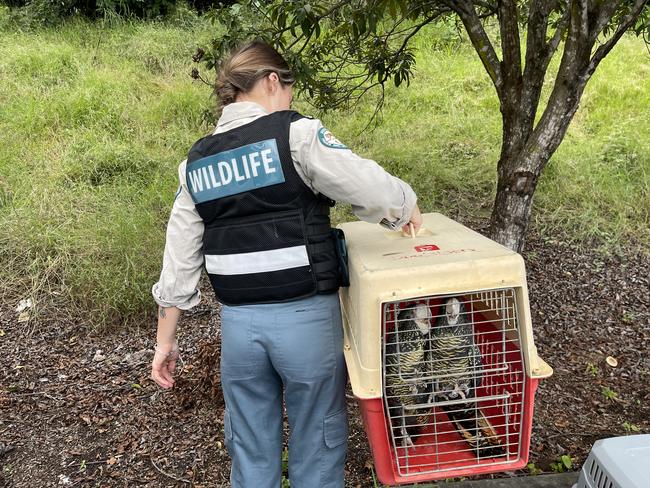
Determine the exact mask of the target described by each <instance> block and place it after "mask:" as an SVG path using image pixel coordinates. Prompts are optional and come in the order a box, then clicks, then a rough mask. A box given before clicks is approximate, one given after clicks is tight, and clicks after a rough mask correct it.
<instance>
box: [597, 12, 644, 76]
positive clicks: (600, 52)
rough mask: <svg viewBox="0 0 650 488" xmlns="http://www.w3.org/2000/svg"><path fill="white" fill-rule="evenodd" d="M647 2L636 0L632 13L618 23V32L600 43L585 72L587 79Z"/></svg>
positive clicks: (634, 20) (630, 25)
mask: <svg viewBox="0 0 650 488" xmlns="http://www.w3.org/2000/svg"><path fill="white" fill-rule="evenodd" d="M646 2H647V0H636V2H635V3H634V6H633V7H632V10H631V11H630V13H629V14H627V15H626V16H625V17H623V18H622V19H621V22H620V23H619V24H618V28H617V29H616V32H614V35H612V37H610V38H609V39H608V40H607V42H605V43H604V44H602V45H600V46H599V47H598V49H596V52H595V53H594V54H593V56H592V57H591V60H590V61H589V66H588V67H587V72H586V74H585V76H586V78H587V79H589V78H590V77H591V75H592V74H593V73H594V71H595V70H596V68H597V67H598V65H599V64H600V62H601V61H602V60H603V59H604V58H605V56H607V54H609V52H610V51H611V50H612V48H613V47H614V46H615V45H616V43H617V42H618V41H619V40H620V39H621V37H622V36H623V34H624V33H625V32H626V31H627V30H628V29H629V28H630V27H632V25H633V24H634V22H636V19H637V18H638V17H639V15H641V12H642V10H643V7H644V6H645V4H646ZM612 15H613V14H612ZM586 81H587V80H585V83H586Z"/></svg>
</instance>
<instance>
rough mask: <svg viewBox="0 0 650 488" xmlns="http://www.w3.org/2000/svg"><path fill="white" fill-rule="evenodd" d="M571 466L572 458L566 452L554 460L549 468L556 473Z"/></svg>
mask: <svg viewBox="0 0 650 488" xmlns="http://www.w3.org/2000/svg"><path fill="white" fill-rule="evenodd" d="M571 468H573V459H572V458H571V456H567V455H566V454H565V455H563V456H560V457H559V458H558V459H557V460H556V461H555V462H553V463H551V469H552V470H553V471H555V472H556V473H563V472H564V471H568V470H570V469H571Z"/></svg>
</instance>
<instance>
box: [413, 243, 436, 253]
mask: <svg viewBox="0 0 650 488" xmlns="http://www.w3.org/2000/svg"><path fill="white" fill-rule="evenodd" d="M415 250H416V251H417V252H425V251H440V248H439V247H438V246H436V245H435V244H422V245H421V246H415Z"/></svg>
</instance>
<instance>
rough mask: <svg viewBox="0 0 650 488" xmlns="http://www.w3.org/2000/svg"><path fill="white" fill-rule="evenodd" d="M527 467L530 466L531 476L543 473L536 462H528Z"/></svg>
mask: <svg viewBox="0 0 650 488" xmlns="http://www.w3.org/2000/svg"><path fill="white" fill-rule="evenodd" d="M526 468H528V473H530V475H531V476H537V475H538V474H542V473H543V471H542V470H541V469H539V468H538V467H537V466H535V463H528V464H527V465H526Z"/></svg>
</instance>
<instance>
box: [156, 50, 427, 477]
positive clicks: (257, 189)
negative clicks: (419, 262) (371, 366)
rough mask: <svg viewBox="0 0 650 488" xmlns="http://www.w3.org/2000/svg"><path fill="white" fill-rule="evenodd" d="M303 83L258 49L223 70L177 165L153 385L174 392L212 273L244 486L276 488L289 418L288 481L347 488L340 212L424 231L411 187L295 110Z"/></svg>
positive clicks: (159, 294)
mask: <svg viewBox="0 0 650 488" xmlns="http://www.w3.org/2000/svg"><path fill="white" fill-rule="evenodd" d="M293 82H294V79H293V77H292V74H291V71H290V70H289V67H288V65H287V63H286V62H285V60H284V59H283V58H282V56H280V54H278V52H277V51H275V50H274V49H273V48H272V47H270V46H268V45H267V44H265V43H263V42H260V41H253V42H250V43H247V44H246V45H244V46H243V47H241V48H239V49H237V50H236V51H234V52H233V54H232V55H231V57H230V58H229V59H228V60H227V61H225V62H224V64H223V65H222V67H221V70H220V73H219V77H218V80H217V92H216V93H217V95H218V97H219V100H220V103H221V107H222V114H221V117H220V118H219V121H218V123H217V128H216V130H215V131H214V133H213V134H211V135H209V136H207V137H204V138H203V139H200V140H199V141H197V142H196V143H195V144H194V146H193V147H192V149H191V150H190V152H189V155H188V159H187V160H186V161H183V162H182V163H181V164H180V166H179V168H178V176H179V181H180V186H179V190H178V193H177V194H176V199H175V201H174V205H173V208H172V211H171V215H170V218H169V223H168V227H167V241H166V245H165V253H164V260H163V268H162V272H161V275H160V280H159V281H158V283H156V284H155V285H154V286H153V289H152V293H153V296H154V298H155V300H156V302H157V303H158V304H159V306H160V308H159V317H158V333H157V345H156V353H155V355H154V359H153V364H152V372H151V376H152V378H153V379H154V380H155V381H156V383H158V385H160V386H161V387H163V388H171V387H172V386H173V384H174V380H173V378H172V373H173V372H174V368H175V366H176V360H177V358H178V346H177V343H176V338H175V336H176V323H177V321H178V318H179V316H180V311H181V310H187V309H189V308H191V307H193V306H195V305H196V304H197V303H198V302H199V298H200V292H199V290H198V289H197V285H198V282H199V278H200V274H201V269H202V267H205V269H206V271H207V273H208V276H209V277H210V281H211V283H212V286H213V288H214V291H215V295H216V297H217V299H218V300H219V301H220V302H221V303H222V310H221V341H222V346H221V351H222V353H221V384H222V388H223V392H224V399H225V404H226V409H225V417H224V430H225V443H226V447H227V449H228V452H229V454H230V456H231V458H232V470H231V477H230V479H231V484H232V486H233V487H244V488H251V487H256V488H258V487H259V488H262V487H274V488H275V487H278V486H280V480H281V474H282V473H281V471H282V463H281V452H282V412H283V407H282V406H283V393H284V404H285V407H286V411H287V416H288V419H289V426H290V430H291V437H290V440H289V478H290V481H291V485H292V486H296V487H299V488H312V487H313V488H317V487H342V486H343V468H344V464H345V455H346V450H347V415H346V403H345V392H344V390H345V382H346V369H345V363H344V360H343V331H342V324H341V315H340V308H339V299H338V294H337V290H338V288H339V285H340V283H341V276H340V271H339V270H340V267H339V263H338V259H337V253H336V246H335V238H334V234H333V233H332V231H331V228H330V221H329V208H330V206H331V205H332V204H333V201H332V200H330V199H334V200H339V201H343V202H348V203H351V204H352V209H353V211H354V213H355V215H357V216H358V217H359V218H361V219H363V220H366V221H369V222H379V223H381V224H382V225H384V226H386V227H388V228H390V229H392V230H400V229H401V228H404V229H406V228H408V224H409V223H410V224H412V225H413V226H414V227H415V230H416V232H417V229H418V228H419V227H420V225H421V216H420V212H419V210H418V207H417V205H416V196H415V194H414V193H413V190H412V189H411V188H410V187H409V186H408V185H407V184H406V183H404V182H403V181H401V180H399V179H398V178H395V177H393V176H391V175H389V174H388V173H386V172H385V171H384V170H383V169H382V168H381V167H380V166H379V165H377V164H376V163H375V162H374V161H371V160H368V159H363V158H360V157H359V156H357V155H356V154H354V153H353V152H352V151H351V150H350V149H348V148H347V147H345V146H344V145H343V144H342V143H341V142H340V141H338V140H337V139H336V138H335V137H334V136H333V135H332V134H331V133H330V132H329V131H328V130H327V129H325V128H324V127H323V126H322V124H321V122H320V121H319V120H316V119H312V118H308V117H304V116H302V115H300V114H298V113H297V112H294V111H291V110H289V109H290V106H291V100H292V85H293Z"/></svg>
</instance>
